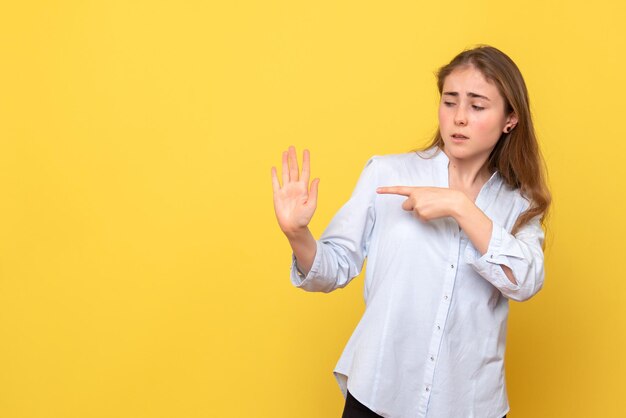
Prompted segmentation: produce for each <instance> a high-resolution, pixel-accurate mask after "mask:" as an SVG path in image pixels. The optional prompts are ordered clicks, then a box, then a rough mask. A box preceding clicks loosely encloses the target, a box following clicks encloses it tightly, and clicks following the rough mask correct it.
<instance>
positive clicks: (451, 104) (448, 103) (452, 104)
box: [443, 102, 454, 107]
mask: <svg viewBox="0 0 626 418" xmlns="http://www.w3.org/2000/svg"><path fill="white" fill-rule="evenodd" d="M443 104H445V105H446V106H448V107H450V106H454V103H453V102H443Z"/></svg>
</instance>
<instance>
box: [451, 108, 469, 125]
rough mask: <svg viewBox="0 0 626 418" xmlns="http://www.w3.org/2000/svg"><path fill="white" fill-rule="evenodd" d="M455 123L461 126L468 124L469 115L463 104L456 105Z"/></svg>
mask: <svg viewBox="0 0 626 418" xmlns="http://www.w3.org/2000/svg"><path fill="white" fill-rule="evenodd" d="M454 124H455V125H460V126H465V125H467V115H466V114H465V110H464V109H463V107H462V106H457V107H456V112H455V114H454Z"/></svg>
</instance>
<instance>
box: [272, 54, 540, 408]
mask: <svg viewBox="0 0 626 418" xmlns="http://www.w3.org/2000/svg"><path fill="white" fill-rule="evenodd" d="M437 76H438V89H439V92H440V95H441V101H440V105H439V129H438V132H437V134H436V135H435V137H434V139H433V141H432V143H431V144H430V146H428V147H427V148H426V149H424V150H421V151H418V152H411V153H406V154H397V155H385V156H375V157H372V158H371V159H370V160H369V161H368V162H367V164H366V166H365V168H364V170H363V172H362V174H361V176H360V178H359V181H358V183H357V185H356V189H355V190H354V192H353V194H352V196H351V198H350V199H349V201H348V202H347V203H346V204H345V205H344V206H343V207H342V208H341V209H340V210H339V212H338V213H337V214H336V215H335V217H334V218H333V219H332V221H331V222H330V225H329V226H328V227H327V228H326V230H325V231H324V233H323V234H322V236H321V237H320V239H319V240H315V238H314V237H313V236H312V234H311V232H310V231H309V229H308V227H307V225H308V223H309V221H310V220H311V217H312V216H313V212H314V211H315V207H316V201H317V194H318V184H319V179H314V180H313V181H312V182H311V184H310V187H309V179H310V177H309V176H310V156H309V152H308V151H306V150H305V151H304V156H303V163H302V172H301V173H300V170H299V167H298V163H297V157H296V151H295V149H294V148H293V147H290V148H289V150H288V151H286V152H284V153H283V157H282V186H281V184H280V182H279V180H278V176H277V171H276V168H274V167H272V183H273V189H274V208H275V212H276V217H277V219H278V224H279V226H280V228H281V230H282V231H283V232H284V233H285V235H286V236H287V239H288V240H289V243H290V245H291V247H292V249H293V257H292V258H293V268H292V273H291V280H292V282H293V284H294V285H295V286H297V287H300V288H302V289H304V290H307V291H320V292H330V291H332V290H334V289H337V288H340V287H344V286H346V285H347V284H348V283H349V282H350V280H351V279H352V278H354V277H355V276H357V275H358V274H359V272H360V271H361V268H362V267H363V262H364V260H365V257H367V259H368V264H367V270H366V274H365V290H364V292H365V301H366V310H365V313H364V314H363V317H362V319H361V321H360V322H359V324H358V325H357V327H356V329H355V331H354V333H353V334H352V336H351V338H350V340H349V341H348V343H347V346H346V347H345V350H344V352H343V354H342V356H341V358H340V359H339V362H338V364H337V366H336V368H335V370H334V374H335V377H336V378H337V381H338V383H339V386H340V388H341V390H342V392H343V394H344V396H345V397H346V406H345V410H344V415H343V416H344V417H377V416H383V417H393V418H409V417H410V418H415V417H428V418H451V417H453V418H466V417H475V418H501V417H502V416H504V415H505V414H506V413H507V412H508V411H509V405H508V399H507V393H506V386H505V378H504V352H505V340H506V324H507V317H508V310H509V299H512V300H515V301H524V300H527V299H528V298H530V297H531V296H533V295H534V294H535V293H537V292H538V291H539V290H540V289H541V287H542V284H543V279H544V269H543V249H542V248H543V239H544V233H543V230H542V223H543V220H544V218H545V215H546V213H547V210H548V207H549V204H550V194H549V191H548V189H547V186H546V183H545V176H544V173H543V160H542V158H541V155H540V152H539V148H538V144H537V140H536V137H535V132H534V128H533V123H532V119H531V114H530V108H529V101H528V93H527V90H526V85H525V83H524V80H523V78H522V75H521V73H520V71H519V70H518V68H517V66H516V65H515V63H514V62H513V61H512V60H511V59H510V58H509V57H508V56H506V55H505V54H504V53H502V52H501V51H499V50H497V49H496V48H493V47H489V46H479V47H477V48H474V49H471V50H467V51H464V52H462V53H460V54H459V55H457V56H456V57H455V58H454V59H453V60H452V61H451V62H450V63H449V64H448V65H446V66H444V67H442V68H441V69H440V70H439V72H438V74H437Z"/></svg>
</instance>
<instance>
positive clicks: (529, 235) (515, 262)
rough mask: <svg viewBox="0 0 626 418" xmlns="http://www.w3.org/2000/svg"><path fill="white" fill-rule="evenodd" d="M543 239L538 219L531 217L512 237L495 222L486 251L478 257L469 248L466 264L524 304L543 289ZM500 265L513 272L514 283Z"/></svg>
mask: <svg viewBox="0 0 626 418" xmlns="http://www.w3.org/2000/svg"><path fill="white" fill-rule="evenodd" d="M543 240H544V232H543V229H542V228H541V221H540V219H539V217H535V218H533V219H532V220H531V221H530V222H528V223H527V224H526V225H524V226H523V227H521V228H520V230H519V231H518V232H517V233H516V234H515V235H511V234H510V233H508V232H507V231H506V230H505V229H504V228H503V227H502V226H500V225H498V224H496V223H495V222H494V223H493V229H492V233H491V239H490V241H489V247H488V248H487V252H486V253H485V254H484V255H481V254H480V253H479V252H478V251H477V250H476V248H475V247H474V246H472V245H468V246H467V248H466V250H465V261H466V262H467V263H468V264H469V265H471V266H472V267H473V268H474V270H475V271H476V272H477V273H479V274H480V275H481V276H482V277H484V278H485V279H486V280H488V281H489V282H490V283H491V284H492V285H494V286H495V287H496V288H497V289H498V290H500V292H502V294H503V295H504V296H505V297H507V298H509V299H513V300H515V301H518V302H521V301H525V300H527V299H530V298H531V297H532V296H533V295H535V294H536V293H537V292H538V291H539V290H540V289H541V287H542V286H543V279H544V262H543V247H542V245H543ZM502 265H504V266H507V267H509V268H510V269H511V271H513V276H514V277H515V281H516V282H517V284H513V283H512V282H511V281H510V280H509V279H508V277H506V274H505V273H504V270H503V269H502V267H501V266H502Z"/></svg>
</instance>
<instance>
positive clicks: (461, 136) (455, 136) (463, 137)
mask: <svg viewBox="0 0 626 418" xmlns="http://www.w3.org/2000/svg"><path fill="white" fill-rule="evenodd" d="M452 138H455V139H469V138H468V137H466V136H465V135H462V134H452Z"/></svg>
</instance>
